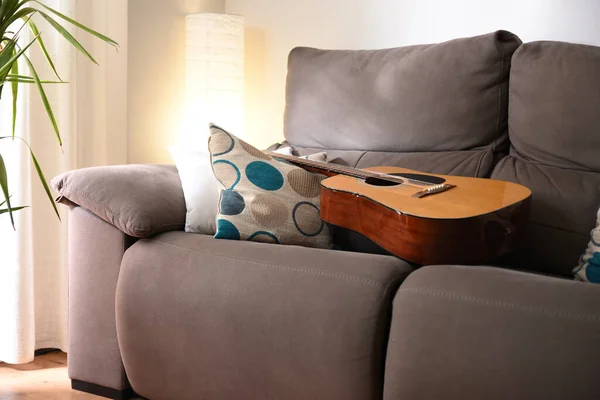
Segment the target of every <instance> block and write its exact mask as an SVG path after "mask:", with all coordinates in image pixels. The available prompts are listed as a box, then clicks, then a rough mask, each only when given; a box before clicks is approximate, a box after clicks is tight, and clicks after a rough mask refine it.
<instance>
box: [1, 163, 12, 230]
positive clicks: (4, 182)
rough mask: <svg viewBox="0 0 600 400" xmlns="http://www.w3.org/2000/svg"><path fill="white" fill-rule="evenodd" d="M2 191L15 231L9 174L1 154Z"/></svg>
mask: <svg viewBox="0 0 600 400" xmlns="http://www.w3.org/2000/svg"><path fill="white" fill-rule="evenodd" d="M0 189H2V193H3V194H4V201H5V202H6V209H7V210H8V214H9V215H10V223H11V224H12V227H13V229H15V219H14V217H13V213H12V207H11V206H10V196H9V195H8V174H7V173H6V164H4V158H2V154H0Z"/></svg>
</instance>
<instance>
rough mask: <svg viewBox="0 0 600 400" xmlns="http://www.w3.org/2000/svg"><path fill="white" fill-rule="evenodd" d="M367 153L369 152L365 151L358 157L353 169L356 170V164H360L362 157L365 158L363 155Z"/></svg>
mask: <svg viewBox="0 0 600 400" xmlns="http://www.w3.org/2000/svg"><path fill="white" fill-rule="evenodd" d="M368 152H369V151H368V150H367V151H365V152H364V153H362V154H361V155H360V157H358V160H356V164H354V168H356V167H357V166H358V164H359V163H360V160H362V159H363V157H364V156H365V155H366V154H367V153H368Z"/></svg>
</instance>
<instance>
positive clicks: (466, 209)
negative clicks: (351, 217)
mask: <svg viewBox="0 0 600 400" xmlns="http://www.w3.org/2000/svg"><path fill="white" fill-rule="evenodd" d="M365 170H367V171H375V172H383V173H387V174H395V173H404V174H407V173H408V174H420V175H431V176H435V177H439V178H443V179H445V180H446V182H445V183H447V184H451V185H456V187H454V188H452V189H449V190H447V191H444V192H441V193H436V194H433V195H430V196H426V197H421V198H415V197H412V195H413V194H415V193H416V192H418V191H420V190H421V189H422V188H420V187H417V186H413V185H405V184H401V185H397V186H375V185H370V184H368V183H366V182H365V181H364V180H362V179H358V178H355V177H351V176H346V175H336V176H333V177H330V178H327V179H324V180H323V181H322V182H321V185H322V186H323V187H325V188H327V189H330V190H335V191H343V192H347V193H353V194H357V195H362V196H365V197H368V198H369V199H371V200H373V201H375V202H377V203H380V204H381V205H383V206H385V207H388V208H391V209H393V210H396V211H398V212H401V213H402V214H407V215H411V216H415V217H420V218H434V219H464V218H472V217H477V216H481V215H485V214H489V213H493V212H496V211H498V210H501V209H503V208H505V207H508V206H511V205H513V204H516V203H519V202H521V201H523V200H525V199H527V198H529V197H530V196H531V190H529V189H528V188H527V187H525V186H523V185H519V184H516V183H512V182H505V181H499V180H494V179H481V178H468V177H461V176H450V175H438V174H435V175H434V174H423V173H421V172H418V171H413V170H410V169H406V168H400V167H373V168H365Z"/></svg>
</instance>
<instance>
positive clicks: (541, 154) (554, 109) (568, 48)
mask: <svg viewBox="0 0 600 400" xmlns="http://www.w3.org/2000/svg"><path fill="white" fill-rule="evenodd" d="M599 110H600V47H596V46H584V45H580V44H573V43H562V42H531V43H526V44H524V45H523V46H521V47H520V48H519V49H518V50H517V51H516V52H515V55H514V57H513V66H512V71H511V74H510V101H509V115H510V117H509V130H510V141H511V144H512V146H513V152H517V153H518V154H519V155H520V156H521V157H523V159H525V160H527V161H530V162H535V163H540V164H544V165H551V166H555V167H561V168H570V169H575V170H582V171H594V172H600V156H599V153H600V111H599Z"/></svg>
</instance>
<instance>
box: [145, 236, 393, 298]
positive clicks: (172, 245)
mask: <svg viewBox="0 0 600 400" xmlns="http://www.w3.org/2000/svg"><path fill="white" fill-rule="evenodd" d="M143 240H144V241H146V242H152V243H158V244H163V245H165V246H169V247H173V248H177V249H181V250H187V251H190V252H192V253H197V254H205V255H209V256H213V257H215V258H221V259H223V260H229V261H241V262H245V263H248V264H254V265H262V266H264V267H271V268H277V269H283V270H287V271H295V272H304V273H307V274H311V275H323V276H330V277H333V278H342V279H347V280H351V281H356V282H362V283H367V284H370V285H375V286H383V284H382V283H381V282H375V281H371V280H368V279H363V278H357V277H354V276H348V275H343V274H332V273H329V272H323V271H311V270H307V269H301V268H292V267H284V266H282V265H277V264H269V263H263V262H258V261H251V260H247V259H244V258H239V257H229V256H223V255H220V254H215V253H210V252H208V251H204V250H199V249H190V248H189V247H184V246H179V245H176V244H172V243H166V242H161V241H159V240H155V239H143Z"/></svg>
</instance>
